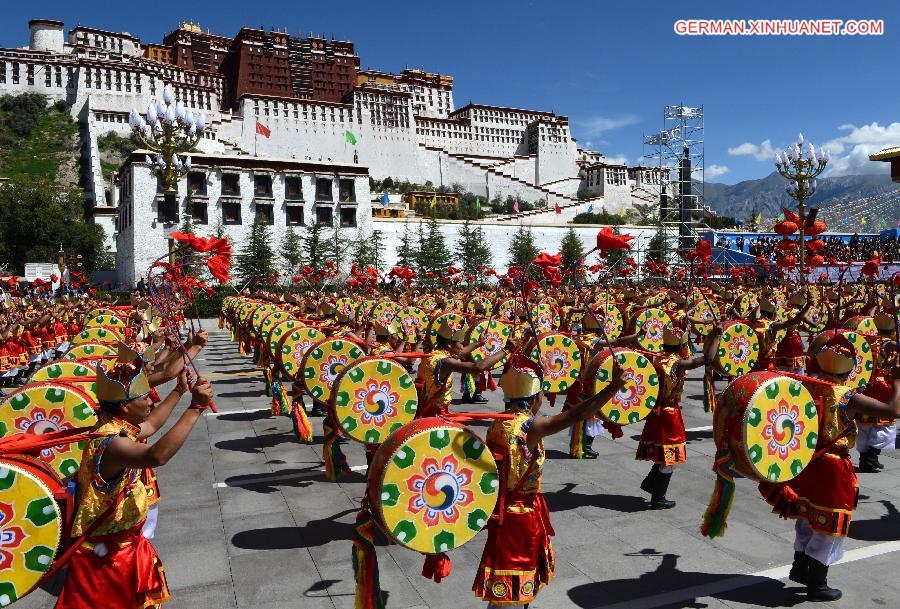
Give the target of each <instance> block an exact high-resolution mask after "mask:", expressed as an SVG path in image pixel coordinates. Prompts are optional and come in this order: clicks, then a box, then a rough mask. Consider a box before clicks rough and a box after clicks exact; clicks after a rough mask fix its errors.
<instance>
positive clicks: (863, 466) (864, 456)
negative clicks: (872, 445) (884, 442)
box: [859, 449, 880, 474]
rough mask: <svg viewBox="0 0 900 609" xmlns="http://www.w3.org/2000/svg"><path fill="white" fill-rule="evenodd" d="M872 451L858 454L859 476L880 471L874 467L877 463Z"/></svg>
mask: <svg viewBox="0 0 900 609" xmlns="http://www.w3.org/2000/svg"><path fill="white" fill-rule="evenodd" d="M873 450H874V449H869V450H867V451H866V452H864V453H859V472H860V473H861V474H877V473H878V472H879V471H880V470H879V469H878V467H877V466H876V465H875V463H876V462H877V461H876V460H875V459H874V458H873V455H872V451H873Z"/></svg>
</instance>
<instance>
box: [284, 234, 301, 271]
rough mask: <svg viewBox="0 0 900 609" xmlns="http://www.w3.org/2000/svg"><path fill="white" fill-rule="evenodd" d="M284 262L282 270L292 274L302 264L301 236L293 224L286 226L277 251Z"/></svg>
mask: <svg viewBox="0 0 900 609" xmlns="http://www.w3.org/2000/svg"><path fill="white" fill-rule="evenodd" d="M278 254H279V256H280V257H281V260H282V262H283V263H284V270H285V271H287V273H288V274H290V275H294V274H296V272H297V269H299V268H300V267H301V266H303V237H301V236H300V235H298V234H297V231H295V230H294V227H293V226H288V227H287V231H285V233H284V238H283V239H282V240H281V249H280V251H279V252H278Z"/></svg>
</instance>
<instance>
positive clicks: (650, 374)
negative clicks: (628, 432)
mask: <svg viewBox="0 0 900 609" xmlns="http://www.w3.org/2000/svg"><path fill="white" fill-rule="evenodd" d="M615 358H616V361H617V362H618V364H619V366H620V367H621V368H622V370H623V371H624V372H625V386H624V387H622V388H621V389H619V390H618V391H617V392H616V394H615V395H614V396H613V398H612V400H610V401H609V402H607V403H606V404H604V405H603V406H602V407H601V408H600V411H599V415H600V417H601V418H603V419H605V420H607V421H611V422H613V423H617V424H619V425H629V424H631V423H637V422H639V421H643V420H644V419H645V418H647V415H649V414H650V411H651V410H653V409H654V408H656V404H657V402H658V401H659V376H658V375H657V373H656V367H655V366H654V365H653V362H651V361H650V359H649V358H647V357H646V356H645V355H644V354H642V353H640V352H638V351H634V350H632V349H616V351H615ZM612 373H613V355H612V353H610V351H609V349H604V350H603V351H601V352H600V353H598V354H597V355H595V356H594V358H593V359H592V360H591V363H590V366H589V377H588V378H592V379H593V381H594V385H593V387H592V388H591V390H590V393H592V394H593V393H597V392H599V391H600V390H602V389H603V388H604V387H606V386H607V385H609V382H610V380H611V379H612Z"/></svg>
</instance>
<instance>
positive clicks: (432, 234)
mask: <svg viewBox="0 0 900 609" xmlns="http://www.w3.org/2000/svg"><path fill="white" fill-rule="evenodd" d="M423 234H424V244H423V247H421V248H420V250H419V256H418V258H419V260H418V262H419V264H418V266H419V269H420V270H419V276H420V277H419V278H420V280H421V281H422V282H423V283H424V284H425V285H428V286H435V285H437V283H438V281H439V280H438V278H437V277H438V276H441V275H444V274H446V272H447V268H448V267H449V266H450V265H451V264H452V262H453V255H452V254H451V253H450V249H449V248H448V247H447V243H446V241H445V240H444V235H443V234H442V233H441V229H440V225H439V224H438V222H437V220H435V219H434V218H432V219H431V220H429V221H428V229H427V231H423ZM429 272H431V273H434V274H435V278H434V279H429V277H428V273H429Z"/></svg>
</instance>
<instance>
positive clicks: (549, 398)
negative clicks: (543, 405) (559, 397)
mask: <svg viewBox="0 0 900 609" xmlns="http://www.w3.org/2000/svg"><path fill="white" fill-rule="evenodd" d="M547 403H548V404H550V406H551V407H553V406H556V394H555V393H550V394H548V395H547Z"/></svg>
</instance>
